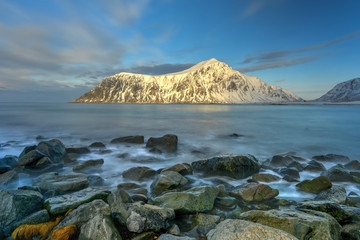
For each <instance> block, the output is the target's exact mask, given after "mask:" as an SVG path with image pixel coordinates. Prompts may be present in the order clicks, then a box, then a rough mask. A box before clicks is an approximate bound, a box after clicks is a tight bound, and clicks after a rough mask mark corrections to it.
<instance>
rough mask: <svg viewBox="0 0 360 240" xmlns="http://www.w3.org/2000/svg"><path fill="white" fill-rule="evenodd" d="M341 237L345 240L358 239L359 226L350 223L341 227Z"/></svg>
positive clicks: (359, 236)
mask: <svg viewBox="0 0 360 240" xmlns="http://www.w3.org/2000/svg"><path fill="white" fill-rule="evenodd" d="M341 236H342V238H343V239H344V240H345V239H346V240H359V239H360V224H356V223H352V224H346V225H344V226H343V228H342V231H341Z"/></svg>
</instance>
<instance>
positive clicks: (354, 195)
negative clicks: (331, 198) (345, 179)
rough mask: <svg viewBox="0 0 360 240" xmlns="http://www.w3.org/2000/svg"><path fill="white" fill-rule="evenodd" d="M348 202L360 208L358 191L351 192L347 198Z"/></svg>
mask: <svg viewBox="0 0 360 240" xmlns="http://www.w3.org/2000/svg"><path fill="white" fill-rule="evenodd" d="M346 204H347V205H349V206H353V207H358V208H360V196H359V195H358V194H357V193H354V192H350V193H349V195H348V196H347V198H346Z"/></svg>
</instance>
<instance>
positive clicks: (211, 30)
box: [0, 0, 360, 102]
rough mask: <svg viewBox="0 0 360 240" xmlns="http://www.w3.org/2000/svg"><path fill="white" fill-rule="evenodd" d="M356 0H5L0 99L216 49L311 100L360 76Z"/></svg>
mask: <svg viewBox="0 0 360 240" xmlns="http://www.w3.org/2000/svg"><path fill="white" fill-rule="evenodd" d="M359 11H360V1H358V0H342V1H340V0H316V1H314V0H222V1H220V0H217V1H215V0H206V1H205V0H177V1H176V0H76V1H73V0H34V1H26V0H0V102H69V101H71V100H74V99H75V98H78V97H79V96H81V95H82V94H83V93H85V92H87V91H89V90H91V89H92V88H93V87H95V86H96V85H98V84H99V83H100V82H101V80H102V79H103V78H104V77H107V76H111V75H114V74H116V73H119V72H123V71H126V72H135V73H144V74H155V75H158V74H165V73H169V72H175V71H181V70H184V69H186V68H189V67H191V66H192V65H194V64H196V63H198V62H200V61H204V60H208V59H211V58H216V59H218V60H219V61H223V62H225V63H227V64H228V65H229V66H231V67H232V68H234V69H236V70H239V71H240V72H242V73H244V74H246V75H249V76H257V77H259V78H260V79H261V80H263V81H264V82H266V83H268V84H271V85H276V86H280V87H282V88H285V89H287V90H289V91H291V92H293V93H295V94H297V95H298V96H300V97H302V98H304V99H307V100H310V99H315V98H318V97H320V96H321V95H323V94H325V93H326V92H327V91H328V90H330V89H331V88H332V87H334V86H335V85H336V84H337V83H340V82H343V81H347V80H350V79H353V78H356V77H360V14H359Z"/></svg>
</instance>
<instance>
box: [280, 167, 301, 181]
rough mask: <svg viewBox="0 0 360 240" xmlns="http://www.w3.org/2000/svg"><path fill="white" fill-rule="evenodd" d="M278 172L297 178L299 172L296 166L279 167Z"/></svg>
mask: <svg viewBox="0 0 360 240" xmlns="http://www.w3.org/2000/svg"><path fill="white" fill-rule="evenodd" d="M279 174H280V175H282V176H286V175H288V176H290V177H292V178H296V179H299V178H300V174H299V171H298V170H297V169H296V168H281V169H280V170H279Z"/></svg>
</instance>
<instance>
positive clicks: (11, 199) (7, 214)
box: [0, 190, 43, 238]
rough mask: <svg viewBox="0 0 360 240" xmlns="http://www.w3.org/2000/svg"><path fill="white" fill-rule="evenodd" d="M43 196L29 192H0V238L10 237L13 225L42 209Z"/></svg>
mask: <svg viewBox="0 0 360 240" xmlns="http://www.w3.org/2000/svg"><path fill="white" fill-rule="evenodd" d="M42 203H43V196H42V195H41V194H40V193H39V192H36V191H31V190H9V191H6V190H0V238H2V237H4V236H8V235H10V233H11V231H12V230H13V228H14V226H15V224H16V223H17V222H18V221H20V220H21V219H23V218H24V217H26V216H28V215H30V214H32V213H34V212H37V211H39V210H41V209H42Z"/></svg>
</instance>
